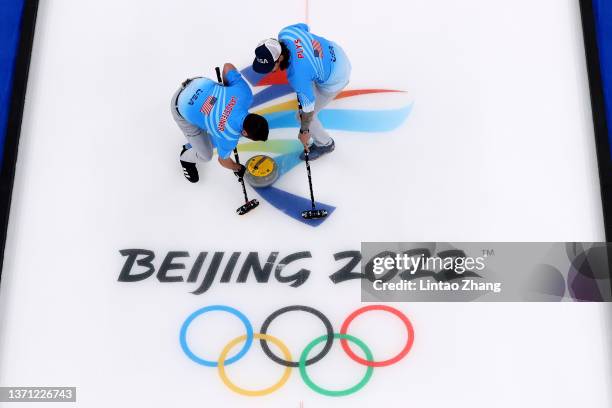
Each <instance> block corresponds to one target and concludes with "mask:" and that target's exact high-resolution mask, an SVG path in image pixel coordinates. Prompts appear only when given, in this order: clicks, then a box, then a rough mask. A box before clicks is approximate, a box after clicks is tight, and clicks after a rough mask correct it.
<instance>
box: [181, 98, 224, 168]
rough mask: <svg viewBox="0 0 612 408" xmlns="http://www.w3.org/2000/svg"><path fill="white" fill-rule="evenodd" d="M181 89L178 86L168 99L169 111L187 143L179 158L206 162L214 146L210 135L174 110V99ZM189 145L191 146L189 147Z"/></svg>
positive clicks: (209, 158)
mask: <svg viewBox="0 0 612 408" xmlns="http://www.w3.org/2000/svg"><path fill="white" fill-rule="evenodd" d="M182 90H183V89H182V88H179V89H178V90H177V91H176V92H175V93H174V95H172V99H171V101H170V112H171V113H172V118H173V119H174V121H175V122H176V124H177V125H178V127H179V129H181V131H182V132H183V135H185V138H186V139H187V143H188V144H189V146H186V147H187V148H188V150H186V151H185V152H184V153H183V154H182V155H181V160H182V161H185V162H189V163H198V162H208V161H210V160H211V159H212V156H213V150H214V147H213V145H212V142H211V140H210V135H209V134H208V133H207V132H206V131H205V130H204V129H201V128H199V127H197V126H195V125H192V124H191V123H189V122H187V121H186V120H185V119H184V118H183V117H182V116H181V115H180V114H179V113H178V111H177V110H176V99H177V98H178V96H179V94H180V93H181V91H182ZM190 146H191V148H189V147H190Z"/></svg>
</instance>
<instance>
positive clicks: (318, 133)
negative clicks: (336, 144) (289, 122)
mask: <svg viewBox="0 0 612 408" xmlns="http://www.w3.org/2000/svg"><path fill="white" fill-rule="evenodd" d="M339 93H340V91H338V92H335V93H327V92H325V91H323V90H321V89H319V87H318V86H316V85H315V86H314V94H315V109H314V116H313V118H312V122H310V144H312V143H313V142H314V143H315V144H316V145H317V146H327V145H329V144H330V143H331V142H333V139H332V138H331V136H330V135H329V133H327V130H325V128H324V127H323V124H322V123H321V121H320V120H319V112H321V111H322V110H323V109H325V107H326V106H327V105H329V103H330V102H331V101H333V100H334V98H335V97H336V95H338V94H339ZM298 120H299V118H298Z"/></svg>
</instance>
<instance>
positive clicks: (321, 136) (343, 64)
mask: <svg viewBox="0 0 612 408" xmlns="http://www.w3.org/2000/svg"><path fill="white" fill-rule="evenodd" d="M332 44H333V47H334V48H335V53H336V63H335V66H334V71H333V72H332V73H331V75H330V78H329V79H328V80H327V82H326V83H324V84H314V85H313V86H314V94H315V109H314V117H313V118H312V122H311V123H310V136H311V140H310V144H312V143H313V142H314V144H316V145H317V146H327V145H329V144H330V143H332V142H333V140H332V138H331V137H330V136H329V133H327V131H326V130H325V128H324V127H323V125H322V124H321V121H320V120H319V112H321V111H322V110H323V109H325V107H326V106H327V105H329V103H330V102H331V101H333V100H334V99H335V98H336V96H337V95H338V94H339V93H340V92H342V90H343V89H344V88H346V86H347V85H348V83H349V79H350V76H351V62H350V61H349V59H348V57H347V55H346V54H345V52H344V50H343V49H342V48H341V47H340V46H339V45H338V44H336V43H332ZM298 121H299V117H298Z"/></svg>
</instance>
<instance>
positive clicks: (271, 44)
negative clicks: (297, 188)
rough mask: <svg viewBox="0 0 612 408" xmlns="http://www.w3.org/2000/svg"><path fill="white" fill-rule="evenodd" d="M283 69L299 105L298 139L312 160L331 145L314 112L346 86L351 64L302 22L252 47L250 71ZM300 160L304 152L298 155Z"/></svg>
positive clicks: (331, 142) (336, 49) (339, 51)
mask: <svg viewBox="0 0 612 408" xmlns="http://www.w3.org/2000/svg"><path fill="white" fill-rule="evenodd" d="M279 69H280V70H286V71H287V79H288V80H289V84H290V85H291V87H292V88H293V90H294V91H295V92H296V94H297V98H298V102H299V104H300V106H301V111H300V112H299V115H300V133H299V136H298V137H299V139H300V141H301V142H302V144H303V145H304V148H305V149H307V150H309V156H310V160H315V159H317V158H319V157H321V156H322V155H324V154H326V153H330V152H332V151H333V150H334V148H335V143H334V140H333V139H332V138H331V137H330V136H329V134H328V133H327V132H326V131H325V129H324V128H323V126H322V125H321V122H320V121H319V118H318V113H319V112H320V111H321V110H322V109H323V108H325V106H327V105H328V104H329V103H330V102H331V101H332V100H334V98H335V97H336V95H338V94H339V93H340V91H342V89H344V87H346V85H347V84H348V82H349V78H350V74H351V63H350V61H349V59H348V57H347V56H346V54H345V53H344V51H343V50H342V48H340V46H338V44H336V43H334V42H332V41H329V40H327V39H325V38H323V37H319V36H317V35H314V34H312V33H311V32H310V29H309V28H308V26H307V25H306V24H295V25H291V26H289V27H286V28H284V29H282V30H281V32H280V33H279V35H278V40H276V39H273V38H271V39H267V40H264V41H262V42H261V43H259V45H258V46H257V48H256V49H255V60H254V61H253V70H254V71H255V72H258V73H260V74H267V73H270V72H275V71H277V70H279ZM301 158H302V160H304V154H302V155H301Z"/></svg>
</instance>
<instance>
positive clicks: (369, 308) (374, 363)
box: [340, 305, 414, 367]
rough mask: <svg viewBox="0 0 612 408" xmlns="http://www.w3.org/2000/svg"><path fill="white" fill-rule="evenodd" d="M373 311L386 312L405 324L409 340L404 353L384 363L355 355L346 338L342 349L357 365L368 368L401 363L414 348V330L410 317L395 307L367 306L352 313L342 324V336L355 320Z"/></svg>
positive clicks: (342, 341)
mask: <svg viewBox="0 0 612 408" xmlns="http://www.w3.org/2000/svg"><path fill="white" fill-rule="evenodd" d="M372 310H382V311H385V312H389V313H392V314H394V315H395V316H397V317H399V319H400V320H401V321H402V323H404V326H405V327H406V330H407V331H408V340H406V345H405V346H404V348H403V349H402V351H400V352H399V354H397V355H396V356H395V357H392V358H390V359H388V360H383V361H368V360H365V359H363V358H361V357H359V356H358V355H357V354H355V353H354V352H353V350H351V347H350V346H349V344H348V341H347V340H346V338H343V339H341V340H340V344H342V348H343V349H344V351H345V352H346V354H347V355H348V356H349V357H350V358H351V359H353V360H354V361H356V362H357V363H359V364H361V365H365V366H368V367H386V366H389V365H391V364H395V363H397V362H398V361H400V360H401V359H402V358H404V357H406V354H408V352H409V351H410V349H411V348H412V344H413V343H414V329H413V327H412V323H410V320H409V319H408V317H406V315H404V314H403V313H402V312H400V311H399V310H397V309H395V308H393V307H390V306H385V305H371V306H365V307H362V308H359V309H357V310H355V311H354V312H353V313H351V314H350V315H349V316H348V317H347V318H346V320H345V321H344V323H342V328H341V329H340V334H342V335H346V334H347V331H348V327H349V325H350V324H351V323H352V321H353V320H355V318H356V317H357V316H359V315H361V314H364V313H365V312H369V311H372Z"/></svg>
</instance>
